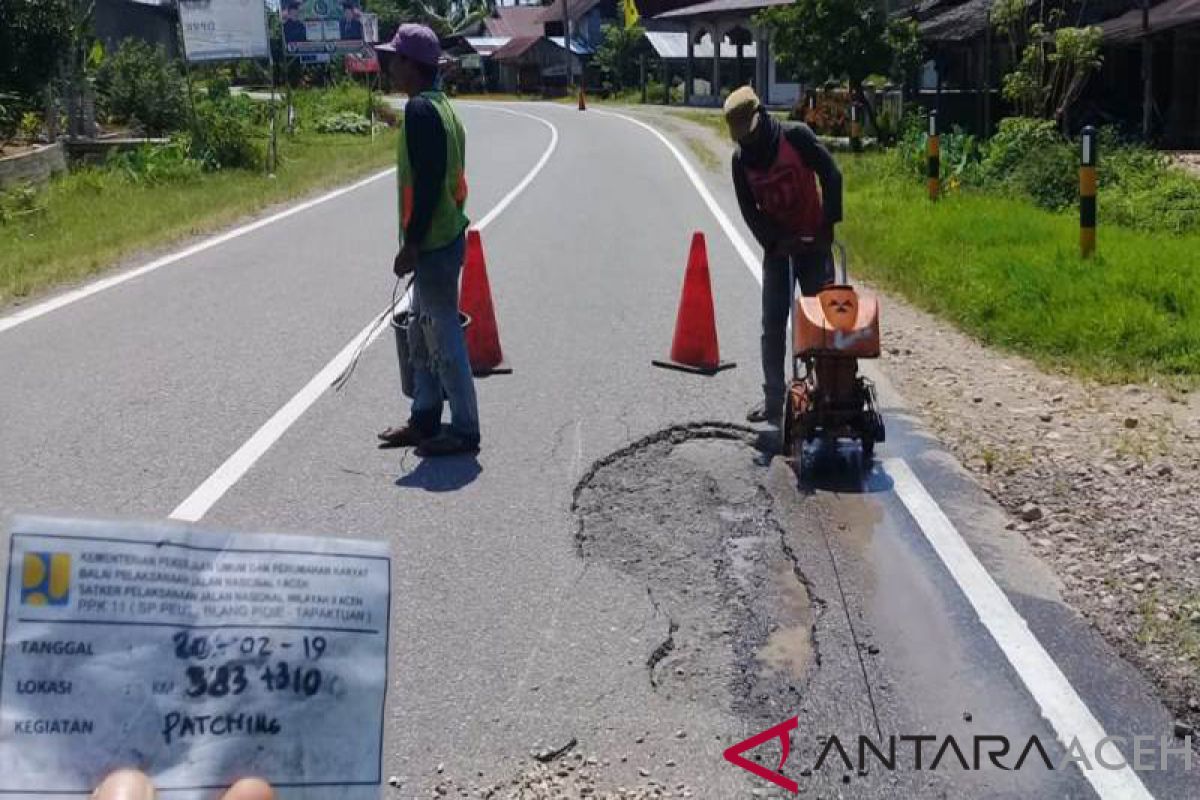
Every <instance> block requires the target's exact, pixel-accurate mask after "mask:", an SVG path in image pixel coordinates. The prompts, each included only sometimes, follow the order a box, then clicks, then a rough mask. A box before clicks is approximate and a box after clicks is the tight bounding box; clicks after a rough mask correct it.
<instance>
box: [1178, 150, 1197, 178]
mask: <svg viewBox="0 0 1200 800" xmlns="http://www.w3.org/2000/svg"><path fill="white" fill-rule="evenodd" d="M1171 158H1172V160H1173V161H1174V162H1175V163H1176V164H1178V165H1179V166H1181V167H1183V168H1184V169H1186V170H1188V171H1189V172H1191V173H1192V174H1193V175H1196V176H1197V177H1200V152H1197V153H1172V154H1171Z"/></svg>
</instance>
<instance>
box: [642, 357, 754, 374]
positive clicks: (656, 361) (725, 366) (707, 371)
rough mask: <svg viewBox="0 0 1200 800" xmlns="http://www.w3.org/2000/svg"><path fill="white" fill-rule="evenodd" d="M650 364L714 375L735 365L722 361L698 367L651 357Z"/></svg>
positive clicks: (735, 364)
mask: <svg viewBox="0 0 1200 800" xmlns="http://www.w3.org/2000/svg"><path fill="white" fill-rule="evenodd" d="M650 364H651V365H652V366H655V367H662V368H663V369H674V370H678V371H680V372H690V373H692V374H693V375H716V374H717V373H718V372H723V371H725V370H727V369H733V368H734V367H736V366H737V362H736V361H722V362H721V363H719V364H717V366H715V367H698V366H696V365H694V364H681V363H680V362H678V361H671V360H670V359H657V358H656V359H653V360H651V361H650Z"/></svg>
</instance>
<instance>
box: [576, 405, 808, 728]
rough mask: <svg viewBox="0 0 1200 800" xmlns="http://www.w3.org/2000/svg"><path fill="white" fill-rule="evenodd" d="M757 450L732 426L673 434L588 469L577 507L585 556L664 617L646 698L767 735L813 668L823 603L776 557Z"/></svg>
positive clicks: (776, 528) (779, 545)
mask: <svg viewBox="0 0 1200 800" xmlns="http://www.w3.org/2000/svg"><path fill="white" fill-rule="evenodd" d="M757 444H758V443H757V439H756V434H755V432H754V431H751V430H749V429H746V428H741V427H736V426H730V425H722V424H715V423H711V424H697V425H689V426H680V427H673V428H669V429H667V430H665V431H662V432H660V433H657V434H654V435H652V436H650V437H647V438H645V439H642V440H641V441H638V442H636V443H634V444H632V445H630V446H629V447H627V448H625V449H623V450H620V451H618V452H616V453H614V454H612V455H610V456H608V457H607V458H605V459H603V460H601V461H600V462H598V463H597V464H596V465H595V466H593V468H592V469H591V470H590V471H589V472H588V473H587V474H586V475H585V476H584V478H583V479H582V480H581V481H580V483H579V485H578V487H577V489H576V492H575V502H574V506H573V508H574V511H575V513H576V516H577V519H578V524H579V528H578V531H577V534H576V543H577V546H578V548H579V552H580V555H581V556H582V557H583V558H584V559H585V560H586V561H601V562H604V563H606V564H608V565H609V566H610V567H612V568H614V569H617V570H619V571H621V572H624V573H626V574H628V575H631V576H633V577H635V578H637V579H638V580H639V581H640V582H641V583H643V584H644V585H645V587H646V592H647V594H648V596H649V599H650V602H651V603H652V605H653V606H654V608H655V609H656V610H657V612H658V614H659V616H660V617H661V625H662V637H663V638H662V640H661V642H660V644H659V645H658V646H657V647H656V648H655V649H654V650H652V651H651V652H650V653H649V654H648V655H647V659H646V668H647V669H646V671H647V680H648V681H649V682H650V684H651V685H652V686H653V687H654V688H655V690H656V691H658V692H660V693H663V694H665V695H666V696H667V697H669V698H671V699H678V700H680V701H686V702H691V703H706V704H710V705H715V706H718V707H720V708H727V709H731V710H732V711H734V712H735V713H736V714H738V716H740V717H743V718H746V719H750V720H757V721H761V722H763V723H771V722H773V721H776V720H778V719H779V718H781V717H787V716H790V715H791V714H792V713H794V709H795V708H796V706H797V705H798V703H799V700H800V694H801V691H802V689H803V687H804V685H805V683H806V681H807V679H808V677H809V675H810V674H811V673H812V671H813V670H814V669H815V666H816V663H817V660H818V658H817V652H818V651H817V647H816V645H815V643H814V639H813V631H814V619H815V614H816V606H819V605H820V603H819V601H818V602H817V603H814V601H813V599H812V598H811V596H810V593H809V589H808V586H807V585H806V584H805V582H804V580H803V576H802V575H801V574H800V573H799V572H798V571H797V570H795V569H794V568H793V564H794V562H793V561H792V560H791V559H790V558H789V557H788V555H787V553H786V552H785V549H784V547H785V545H784V544H783V541H782V534H783V528H782V527H781V526H780V524H779V522H778V521H777V520H776V519H775V516H774V511H773V503H772V500H771V497H770V495H769V493H768V492H767V490H766V488H765V486H764V485H763V480H764V479H765V477H766V472H767V469H766V463H767V459H766V458H764V454H763V452H762V451H761V450H759V449H758V447H757Z"/></svg>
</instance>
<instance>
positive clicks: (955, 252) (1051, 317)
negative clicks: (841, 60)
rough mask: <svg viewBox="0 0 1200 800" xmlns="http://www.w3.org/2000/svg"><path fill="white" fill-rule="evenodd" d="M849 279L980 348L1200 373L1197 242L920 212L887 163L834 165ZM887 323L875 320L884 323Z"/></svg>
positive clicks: (1135, 374) (1016, 203) (1199, 233)
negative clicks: (1084, 246)
mask: <svg viewBox="0 0 1200 800" xmlns="http://www.w3.org/2000/svg"><path fill="white" fill-rule="evenodd" d="M841 164H842V166H843V170H844V172H845V176H846V221H845V222H844V223H843V225H842V226H841V232H842V236H844V237H845V239H846V240H847V242H848V244H849V246H850V248H851V250H852V253H853V258H852V264H853V266H854V269H855V271H856V272H857V273H858V274H860V275H862V276H863V277H865V278H867V279H869V280H871V281H873V282H875V283H877V284H878V285H879V286H881V287H882V288H885V289H887V290H890V291H895V292H898V293H899V294H902V295H903V296H905V297H907V298H909V299H910V300H911V301H913V302H914V303H916V304H917V305H919V306H921V307H922V308H924V309H925V310H927V311H930V312H933V313H935V314H938V315H940V316H943V317H945V318H947V319H950V320H952V321H953V322H955V323H956V324H958V325H959V326H961V327H962V328H963V329H964V330H966V331H968V332H969V333H971V334H973V335H975V336H977V337H979V338H980V339H981V340H982V341H984V342H986V343H988V344H992V345H998V346H1001V347H1005V348H1008V349H1011V350H1015V351H1017V352H1020V353H1022V354H1025V355H1027V356H1030V357H1032V358H1034V359H1036V360H1038V361H1040V362H1042V363H1044V364H1047V365H1050V366H1065V367H1068V368H1071V369H1073V370H1075V371H1078V372H1082V373H1085V374H1089V375H1092V376H1095V377H1099V378H1101V379H1106V380H1130V379H1138V378H1144V377H1146V376H1148V375H1151V374H1160V375H1182V376H1196V375H1200V281H1197V270H1198V269H1200V256H1198V255H1197V254H1198V253H1200V230H1197V229H1195V228H1193V229H1192V231H1191V232H1190V233H1188V234H1185V235H1178V236H1170V235H1164V234H1161V233H1149V232H1143V231H1136V230H1130V229H1128V228H1124V227H1118V226H1115V225H1108V226H1105V225H1103V224H1102V225H1101V227H1100V231H1099V245H1098V249H1097V254H1096V257H1095V258H1093V259H1091V260H1083V259H1081V258H1080V257H1079V254H1078V244H1077V242H1078V219H1077V217H1076V216H1075V215H1074V214H1073V213H1070V212H1065V213H1052V212H1047V211H1045V210H1042V209H1039V208H1037V207H1036V206H1035V205H1033V204H1032V203H1030V202H1029V200H1028V199H1024V198H1020V197H1015V196H1004V195H998V194H994V193H987V192H983V191H977V190H972V189H971V188H969V187H966V188H959V189H958V190H956V191H950V192H949V193H948V194H947V195H946V196H945V197H943V199H942V200H941V201H939V202H938V203H936V204H933V203H930V202H929V201H928V200H927V198H926V196H925V190H924V187H923V186H922V184H921V183H920V182H919V181H917V180H913V178H912V176H911V174H910V173H909V172H908V171H907V170H906V169H905V168H904V167H903V166H902V165H900V164H899V163H898V161H897V159H896V158H895V157H894V156H893V155H885V154H872V155H862V156H856V157H850V156H848V157H842V158H841ZM885 313H886V311H885Z"/></svg>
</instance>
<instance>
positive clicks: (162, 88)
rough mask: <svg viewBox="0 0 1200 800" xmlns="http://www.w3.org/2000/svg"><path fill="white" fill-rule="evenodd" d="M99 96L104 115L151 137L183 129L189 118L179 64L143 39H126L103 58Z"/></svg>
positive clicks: (97, 89)
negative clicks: (187, 117) (114, 51)
mask: <svg viewBox="0 0 1200 800" xmlns="http://www.w3.org/2000/svg"><path fill="white" fill-rule="evenodd" d="M96 93H97V95H98V97H99V99H100V103H101V109H100V110H101V112H102V113H103V114H104V116H106V117H108V118H110V119H112V120H115V121H117V122H123V123H128V124H131V125H134V126H135V127H137V128H140V129H142V130H144V131H145V132H146V133H147V134H148V135H150V136H162V135H163V134H165V133H169V132H171V131H174V130H178V129H180V128H182V127H183V125H184V122H185V119H186V116H187V84H186V83H185V81H184V78H183V73H182V71H181V70H180V68H179V65H178V64H175V63H174V62H172V61H171V60H170V59H169V58H167V54H166V52H165V51H164V50H163V49H162V48H161V47H158V48H155V47H152V46H150V45H149V44H146V43H145V42H143V41H141V40H140V39H127V40H126V41H125V42H124V43H123V44H122V45H121V46H120V47H119V48H118V49H117V51H116V53H114V54H113V55H112V56H109V57H108V58H105V59H104V61H103V62H102V63H101V64H100V68H99V69H98V70H97V74H96Z"/></svg>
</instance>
